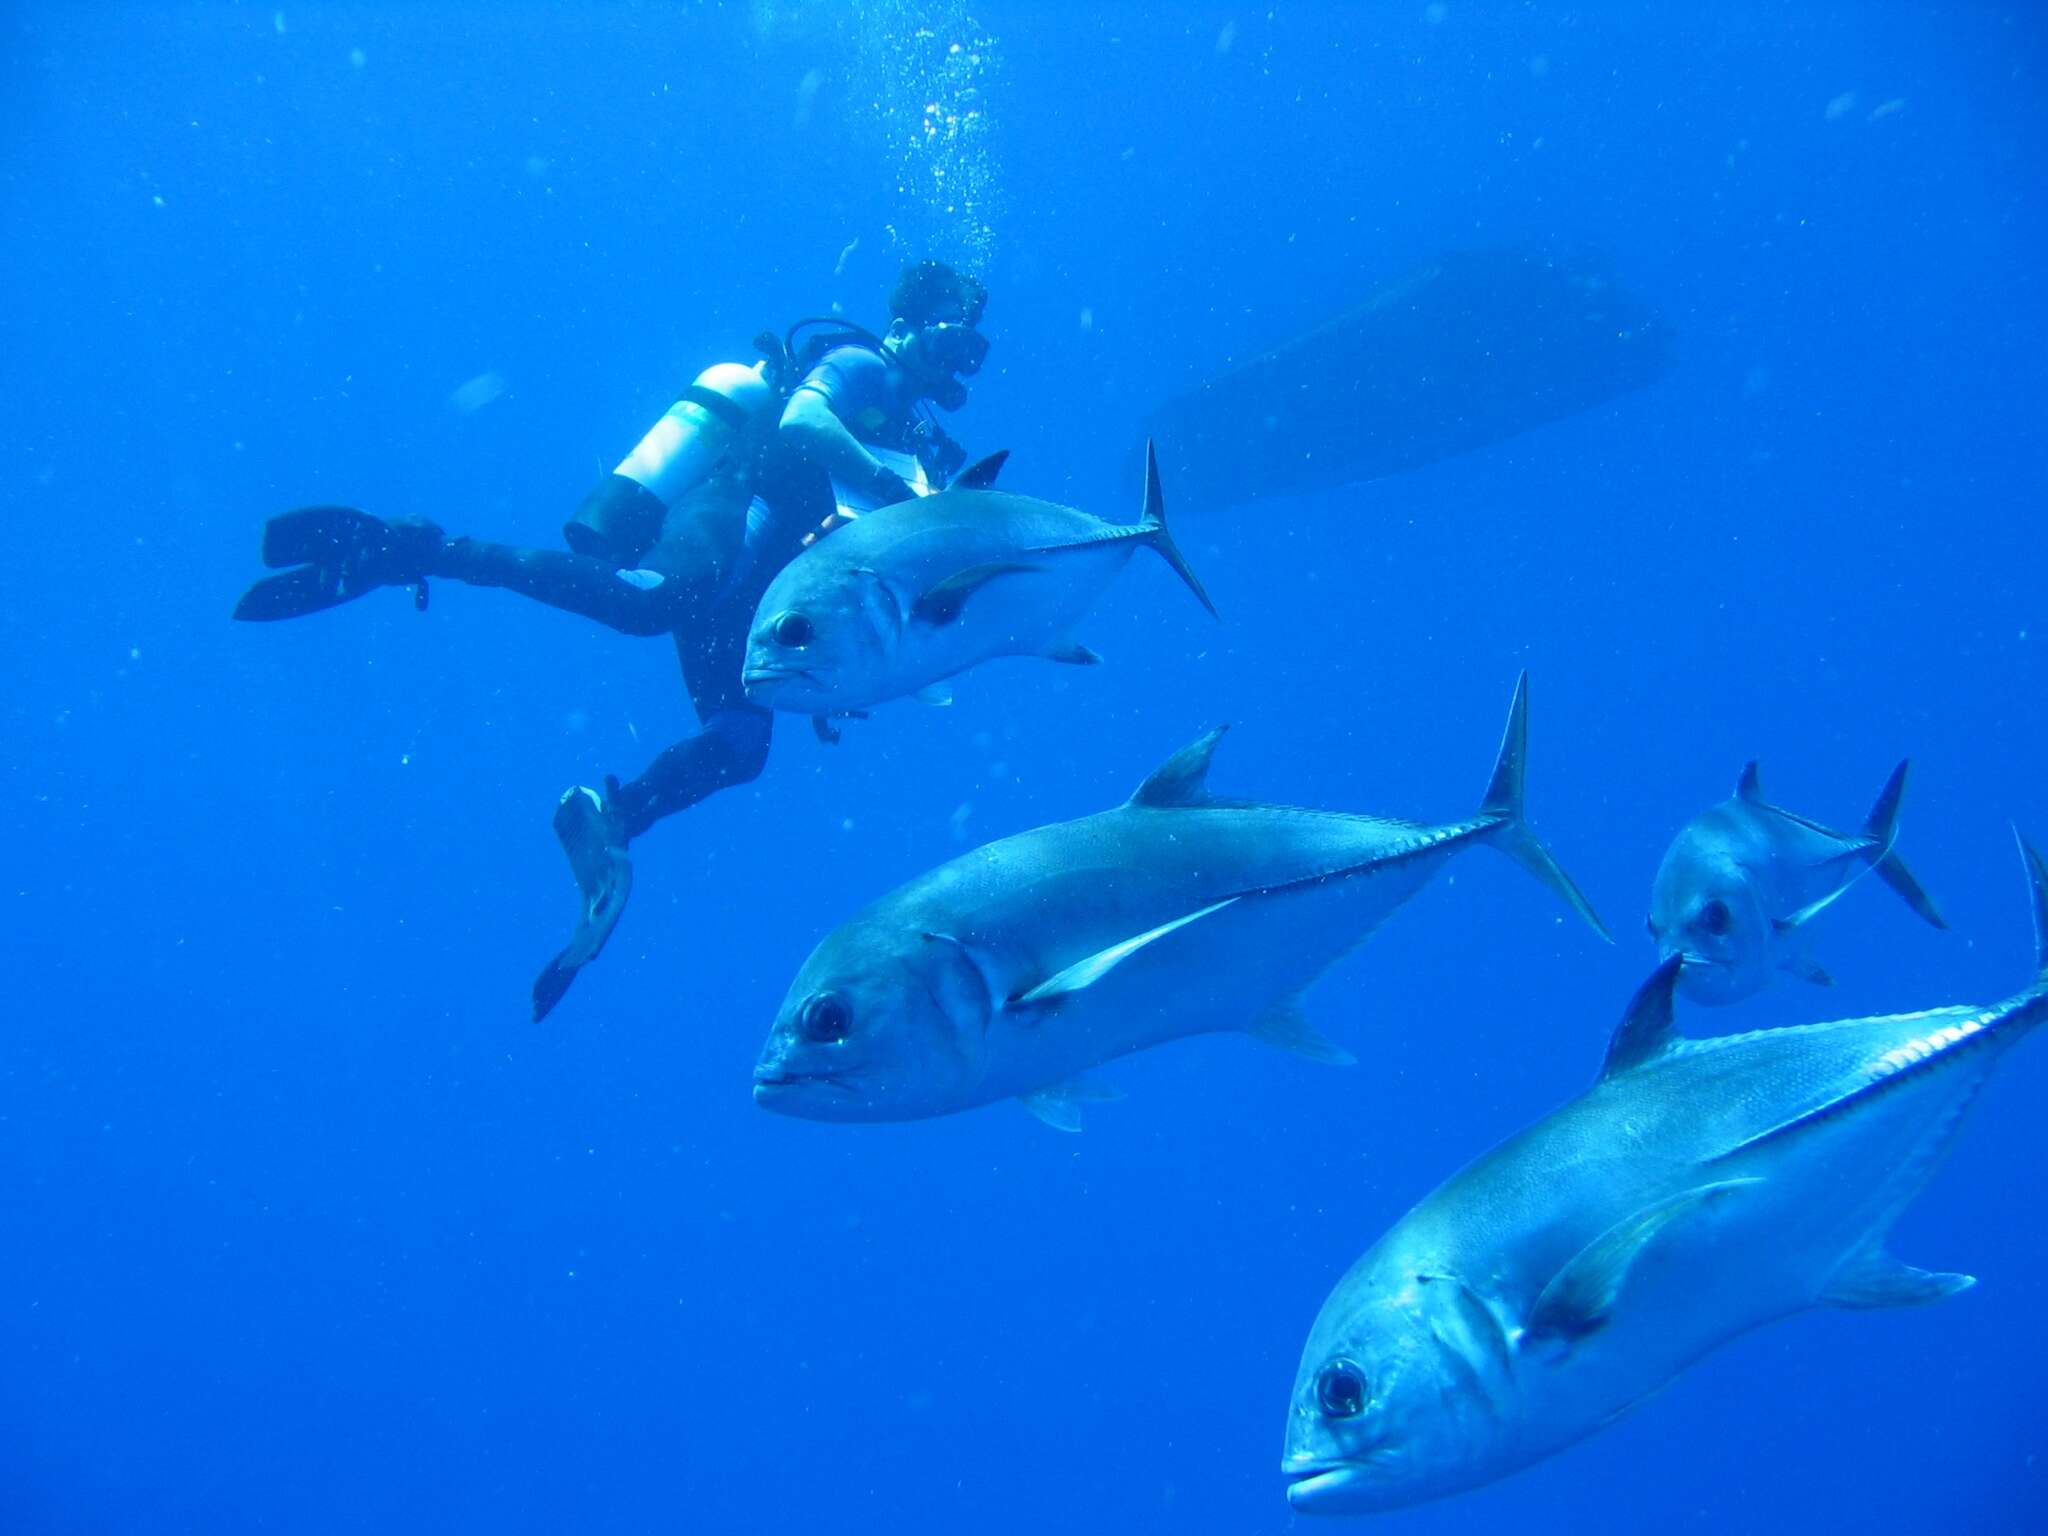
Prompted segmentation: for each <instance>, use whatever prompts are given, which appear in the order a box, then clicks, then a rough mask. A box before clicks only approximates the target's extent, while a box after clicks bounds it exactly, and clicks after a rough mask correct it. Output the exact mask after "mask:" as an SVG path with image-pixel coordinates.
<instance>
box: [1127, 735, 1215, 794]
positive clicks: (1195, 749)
mask: <svg viewBox="0 0 2048 1536" xmlns="http://www.w3.org/2000/svg"><path fill="white" fill-rule="evenodd" d="M1229 729H1230V727H1229V726H1227V725H1219V726H1217V727H1216V729H1215V730H1213V731H1211V732H1209V734H1208V735H1206V736H1204V737H1202V738H1201V739H1200V740H1198V741H1192V742H1189V743H1188V745H1186V746H1184V747H1182V748H1181V749H1180V750H1179V751H1178V752H1176V753H1174V754H1173V756H1171V757H1169V758H1168V759H1167V760H1166V761H1165V762H1163V763H1161V764H1160V765H1159V767H1158V768H1157V769H1155V770H1154V771H1153V774H1152V777H1151V778H1149V779H1147V780H1146V781H1145V782H1144V783H1142V784H1140V785H1139V786H1138V792H1137V793H1136V794H1134V795H1132V796H1131V801H1130V803H1131V804H1132V805H1150V806H1172V805H1207V804H1208V803H1209V787H1208V785H1207V783H1206V782H1205V781H1206V780H1207V778H1208V776H1209V759H1210V758H1212V757H1214V756H1215V755H1216V743H1217V742H1219V741H1221V740H1222V739H1223V733H1224V732H1225V731H1227V730H1229Z"/></svg>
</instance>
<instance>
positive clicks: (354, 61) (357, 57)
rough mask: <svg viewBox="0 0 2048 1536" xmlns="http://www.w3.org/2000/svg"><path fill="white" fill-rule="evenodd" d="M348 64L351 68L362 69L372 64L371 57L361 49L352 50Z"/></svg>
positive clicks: (350, 50) (349, 52)
mask: <svg viewBox="0 0 2048 1536" xmlns="http://www.w3.org/2000/svg"><path fill="white" fill-rule="evenodd" d="M348 62H349V65H350V67H351V68H354V69H361V68H362V67H363V66H364V65H365V64H367V63H369V62H370V56H369V55H368V54H366V53H364V52H363V50H362V49H360V48H351V49H349V51H348Z"/></svg>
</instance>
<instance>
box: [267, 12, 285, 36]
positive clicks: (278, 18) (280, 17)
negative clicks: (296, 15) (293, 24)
mask: <svg viewBox="0 0 2048 1536" xmlns="http://www.w3.org/2000/svg"><path fill="white" fill-rule="evenodd" d="M270 24H271V26H273V27H274V28H276V29H277V35H278V36H279V37H283V36H284V12H283V11H272V12H271V13H270Z"/></svg>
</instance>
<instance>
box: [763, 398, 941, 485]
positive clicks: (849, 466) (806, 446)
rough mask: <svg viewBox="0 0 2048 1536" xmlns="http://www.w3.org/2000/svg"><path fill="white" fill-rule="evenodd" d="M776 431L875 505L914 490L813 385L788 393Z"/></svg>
mask: <svg viewBox="0 0 2048 1536" xmlns="http://www.w3.org/2000/svg"><path fill="white" fill-rule="evenodd" d="M778 432H779V436H780V437H781V440H782V441H783V443H785V444H786V445H788V446H789V447H790V448H791V449H793V450H794V451H795V452H796V453H797V454H798V456H799V457H801V458H804V459H806V460H808V461H809V462H811V463H813V464H817V465H819V466H821V467H822V468H823V469H824V470H825V472H826V473H827V474H829V475H831V476H832V478H833V479H835V480H837V481H839V482H840V483H841V484H842V485H846V486H848V487H850V488H852V489H855V490H860V491H865V492H867V493H869V495H870V496H872V498H873V499H874V501H875V504H876V505H878V506H884V505H887V504H888V503H890V502H892V501H902V500H904V499H905V498H906V497H909V496H911V495H914V494H915V493H914V492H913V491H912V490H911V489H910V487H909V486H908V485H906V484H905V483H904V480H903V477H902V476H901V475H899V474H897V473H896V472H895V471H894V470H893V469H891V468H889V467H888V466H887V465H886V464H884V463H883V462H882V461H881V460H880V459H878V458H876V457H875V456H874V455H873V454H871V453H869V452H868V451H867V449H865V448H863V447H862V446H861V444H860V440H859V439H858V438H856V437H855V436H854V435H853V434H852V433H851V432H849V431H848V430H847V429H846V423H845V422H843V421H841V420H840V419H839V417H838V416H837V415H836V414H835V413H834V412H833V410H832V405H831V402H830V401H828V400H827V399H826V398H825V396H824V395H822V394H820V393H819V392H818V391H817V390H815V389H803V388H799V389H798V390H797V391H796V393H795V394H793V395H791V396H790V397H789V404H788V405H787V406H786V407H785V408H784V409H783V412H782V423H781V426H780V428H779V429H778Z"/></svg>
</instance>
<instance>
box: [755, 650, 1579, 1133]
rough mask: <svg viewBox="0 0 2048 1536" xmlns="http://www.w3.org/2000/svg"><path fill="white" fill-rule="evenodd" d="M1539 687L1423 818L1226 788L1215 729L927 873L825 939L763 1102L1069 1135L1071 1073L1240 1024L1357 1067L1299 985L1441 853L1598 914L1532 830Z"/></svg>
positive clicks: (1423, 875) (784, 1032)
mask: <svg viewBox="0 0 2048 1536" xmlns="http://www.w3.org/2000/svg"><path fill="white" fill-rule="evenodd" d="M1526 719H1527V706H1526V693H1525V691H1524V689H1523V688H1522V687H1520V686H1518V687H1517V689H1516V694H1515V702H1514V706H1513V708H1512V710H1511V712H1510V718H1509V725H1508V732H1507V736H1506V738H1505V739H1504V741H1503V744H1502V752H1501V757H1500V760H1499V762H1498V763H1497V765H1496V769H1495V774H1494V780H1493V784H1492V786H1491V787H1490V788H1489V791H1488V794H1487V797H1486V800H1485V803H1484V804H1483V805H1482V807H1481V809H1480V810H1479V811H1478V812H1477V813H1476V814H1475V815H1474V816H1472V817H1469V818H1467V819H1465V820H1463V821H1459V822H1453V823H1449V824H1446V825H1442V826H1425V825H1422V824H1419V823H1415V822H1407V821H1396V820H1389V819H1382V818H1378V817H1371V816H1353V815H1345V814H1340V813H1336V812H1328V811H1313V810H1297V809H1292V808H1289V807H1282V806H1268V805H1254V804H1243V803H1236V802H1225V801H1217V800H1214V799H1212V798H1211V797H1210V796H1209V795H1208V793H1207V791H1206V788H1205V786H1204V778H1205V775H1206V773H1207V770H1208V766H1209V759H1210V755H1211V754H1212V753H1213V751H1214V750H1215V746H1216V743H1217V741H1218V739H1219V738H1220V736H1221V734H1222V733H1221V732H1220V731H1219V732H1212V733H1211V734H1210V735H1208V736H1206V737H1204V738H1203V739H1202V740H1201V741H1199V742H1196V743H1195V744H1194V745H1192V746H1190V747H1188V748H1186V749H1184V750H1183V751H1182V752H1180V753H1178V754H1176V755H1175V756H1174V757H1173V758H1172V759H1171V760H1169V761H1168V763H1167V764H1166V765H1165V766H1164V767H1162V768H1161V769H1160V770H1159V771H1158V772H1157V773H1155V774H1154V775H1153V776H1152V777H1151V778H1149V779H1148V780H1146V782H1145V784H1144V785H1143V786H1142V787H1141V788H1140V789H1139V791H1138V793H1137V794H1136V795H1134V796H1133V797H1132V799H1131V800H1130V801H1129V802H1128V803H1126V804H1124V805H1122V806H1119V807H1117V808H1116V809H1114V810H1110V811H1105V812H1102V813H1100V814H1098V815H1094V816H1088V817H1083V818H1081V819H1080V820H1077V821H1070V822H1061V823H1058V824H1055V825H1053V826H1048V827H1040V828H1038V829H1036V830H1034V831H1030V832H1025V833H1021V834H1019V835H1017V836H1015V837H1009V838H1005V839H1003V840H1001V841H999V842H995V843H991V844H988V845H987V846H985V847H982V848H977V849H975V850H974V851H972V852H971V853H968V854H965V855H963V856H961V857H960V858H957V859H954V860H952V861H951V862H949V863H947V864H944V865H941V866H940V867H939V868H937V869H935V870H932V871H930V872H929V873H927V874H925V875H922V876H919V877H918V878H917V879H915V880H912V881H910V882H909V883H908V884H906V885H904V886H902V887H900V888H899V889H898V890H896V891H894V892H892V893H891V894H889V895H888V896H885V897H883V898H882V899H881V900H880V901H878V902H876V903H875V904H874V905H872V906H870V907H868V908H867V909H866V910H865V911H863V912H861V913H859V914H857V915H856V916H855V917H854V918H853V919H852V920H851V921H849V922H848V923H846V924H845V925H844V926H842V927H840V928H839V929H837V930H836V931H834V932H833V933H831V934H830V935H828V936H827V937H826V938H825V940H824V941H823V942H822V943H821V944H819V946H818V947H817V949H816V950H815V951H813V953H812V954H811V956H810V958H809V959H808V960H806V961H805V963H804V965H803V967H802V969H801V970H800V971H799V973H798V975H797V977H796V979H795V981H794V982H793V983H792V985H791V987H790V990H789V993H788V996H787V997H786V998H785V1000H784V1003H783V1006H782V1008H781V1010H780V1012H779V1014H778V1017H777V1019H776V1022H775V1026H774V1028H773V1029H772V1030H771V1031H770V1034H769V1039H768V1042H767V1044H766V1046H765V1047H764V1049H763V1051H762V1056H761V1061H760V1064H759V1066H758V1067H757V1068H756V1071H755V1086H754V1092H755V1097H756V1099H757V1101H758V1102H760V1103H761V1104H762V1105H763V1106H764V1107H766V1108H770V1109H775V1110H780V1111H783V1112H785V1113H791V1114H797V1115H802V1116H806V1117H810V1118H816V1119H828V1120H891V1119H909V1118H917V1117H920V1116H927V1115H937V1114H946V1113H950V1112H953V1111H955V1110H960V1109H966V1108H970V1107H972V1106H974V1105H979V1104H986V1103H990V1102H993V1101H995V1100H998V1099H1003V1098H1011V1097H1016V1098H1022V1099H1023V1100H1024V1101H1025V1102H1026V1104H1027V1105H1028V1106H1029V1107H1031V1108H1032V1109H1033V1110H1034V1111H1035V1112H1037V1113H1038V1114H1039V1115H1040V1116H1041V1117H1042V1118H1044V1119H1047V1120H1048V1121H1049V1122H1051V1123H1053V1124H1056V1125H1059V1126H1061V1127H1062V1128H1063V1129H1072V1128H1074V1127H1075V1125H1076V1124H1077V1120H1076V1114H1075V1109H1076V1106H1077V1105H1078V1104H1080V1103H1084V1102H1086V1101H1087V1100H1088V1099H1089V1098H1091V1097H1099V1096H1101V1091H1100V1090H1097V1089H1093V1088H1092V1087H1090V1086H1089V1085H1088V1084H1087V1083H1086V1082H1085V1080H1083V1079H1080V1078H1079V1074H1081V1073H1083V1072H1084V1071H1085V1070H1086V1069H1088V1068H1090V1067H1093V1066H1096V1065H1098V1064H1099V1063H1101V1062H1104V1061H1107V1060H1109V1059H1111V1058H1114V1057H1117V1056H1121V1055H1124V1054H1127V1053H1129V1052H1131V1051H1136V1050H1142V1049H1144V1048H1146V1047H1148V1046H1152V1045H1157V1044H1159V1043H1161V1042H1163V1041H1166V1040H1170V1039H1175V1038H1179V1037H1181V1036H1184V1035H1192V1034H1199V1033H1203V1032H1207V1031H1212V1030H1231V1029H1235V1030H1249V1031H1251V1032H1253V1033H1257V1034H1261V1035H1263V1036H1265V1037H1267V1038H1269V1039H1271V1040H1273V1041H1274V1042H1275V1043H1277V1044H1282V1045H1287V1046H1290V1047H1292V1048H1294V1049H1297V1050H1299V1051H1302V1052H1304V1053H1305V1054H1308V1055H1311V1056H1315V1057H1319V1058H1321V1059H1325V1060H1342V1059H1348V1058H1346V1057H1344V1055H1343V1053H1342V1052H1340V1051H1338V1050H1337V1049H1336V1048H1335V1047H1333V1046H1330V1045H1329V1044H1328V1043H1327V1042H1325V1041H1323V1040H1321V1039H1320V1037H1318V1036H1316V1035H1315V1034H1314V1033H1313V1032H1312V1031H1311V1030H1309V1029H1308V1027H1307V1026H1306V1024H1305V1023H1303V1022H1302V1020H1301V1018H1300V1015H1299V1012H1298V1009H1297V999H1298V997H1299V995H1300V994H1301V992H1302V991H1303V990H1305V989H1306V988H1307V987H1308V986H1309V984H1310V983H1312V982H1313V981H1314V980H1315V978H1316V977H1317V976H1319V975H1320V974H1321V973H1322V972H1323V971H1324V970H1325V969H1326V968H1327V967H1328V966H1329V965H1330V964H1331V963H1332V962H1333V961H1335V960H1336V959H1337V958H1338V957H1339V956H1341V955H1342V954H1344V953H1345V952H1346V951H1347V950H1349V949H1351V948H1352V947H1353V946H1355V945H1356V944H1358V943H1359V942H1361V941H1362V940H1363V939H1364V938H1365V937H1366V935H1368V934H1369V933H1371V932H1372V930H1373V929H1374V928H1375V927H1376V926H1377V925H1378V924H1379V923H1380V921H1381V920H1383V919H1384V918H1385V917H1386V916H1387V914H1388V913H1390V912H1392V911H1393V910H1394V909H1395V908H1397V907H1398V906H1400V905H1401V903H1402V902H1404V901H1406V900H1407V899H1408V898H1409V897H1410V896H1411V895H1413V894H1414V893H1415V892H1416V891H1417V890H1419V889H1420V888H1421V887H1422V886H1423V885H1424V884H1425V883H1427V882H1428V880H1429V879H1430V877H1431V876H1432V875H1433V874H1434V873H1435V872H1436V871H1437V870H1438V869H1439V868H1440V867H1441V866H1442V864H1443V863H1444V861H1445V860H1447V859H1449V858H1450V857H1451V856H1452V855H1454V854H1455V853H1457V852H1459V851H1460V850H1461V849H1463V848H1465V847H1467V846H1470V845H1471V844H1473V843H1475V842H1491V843H1493V844H1494V845H1496V846H1498V847H1499V848H1501V849H1502V851H1504V852H1507V853H1509V854H1510V855H1511V856H1512V857H1514V858H1516V859H1517V860H1518V861H1519V862H1521V863H1523V864H1524V865H1525V866H1526V867H1528V868H1529V869H1530V870H1531V871H1532V872H1534V873H1536V874H1537V875H1538V877H1539V878H1541V879H1543V880H1544V881H1546V883H1549V884H1550V885H1551V886H1552V887H1553V888H1554V889H1556V890H1557V891H1558V892H1559V893H1560V894H1561V895H1563V896H1564V897H1565V899H1566V900H1567V901H1569V902H1570V903H1571V904H1572V905H1573V906H1574V907H1575V908H1577V909H1578V910H1579V911H1580V912H1581V913H1583V914H1584V915H1585V916H1586V918H1587V920H1588V921H1589V922H1591V923H1593V924H1594V926H1595V927H1596V928H1597V927H1598V920H1597V919H1596V918H1594V917H1593V916H1592V913H1591V910H1590V908H1588V907H1587V906H1586V904H1585V901H1584V898H1583V897H1581V896H1580V895H1579V894H1578V892H1577V890H1576V888H1575V887H1573V886H1572V884H1571V882H1570V881H1569V879H1568V878H1567V877H1566V876H1565V875H1564V873H1563V871H1562V870H1560V869H1558V868H1557V866H1556V864H1555V863H1554V861H1552V860H1551V858H1550V856H1549V854H1548V853H1547V852H1546V851H1545V850H1544V849H1543V848H1542V847H1541V845H1540V844H1538V843H1537V842H1536V840H1535V838H1534V837H1533V835H1532V834H1530V833H1529V831H1528V830H1527V827H1526V826H1525V824H1524V823H1523V821H1522V816H1521V803H1522V790H1521V780H1522V758H1523V752H1524V743H1525V736H1526Z"/></svg>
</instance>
